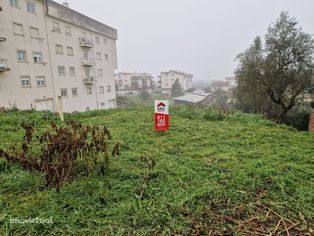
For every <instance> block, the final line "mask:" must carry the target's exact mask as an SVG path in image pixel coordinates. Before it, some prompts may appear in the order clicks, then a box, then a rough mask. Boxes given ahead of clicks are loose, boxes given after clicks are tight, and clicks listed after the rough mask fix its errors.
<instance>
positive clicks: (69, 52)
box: [67, 47, 74, 56]
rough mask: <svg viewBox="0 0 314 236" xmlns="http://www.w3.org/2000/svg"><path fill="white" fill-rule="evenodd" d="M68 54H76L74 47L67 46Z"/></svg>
mask: <svg viewBox="0 0 314 236" xmlns="http://www.w3.org/2000/svg"><path fill="white" fill-rule="evenodd" d="M67 52H68V56H74V52H73V48H72V47H67Z"/></svg>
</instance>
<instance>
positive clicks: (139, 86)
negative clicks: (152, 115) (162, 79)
mask: <svg viewBox="0 0 314 236" xmlns="http://www.w3.org/2000/svg"><path fill="white" fill-rule="evenodd" d="M153 78H154V77H153V76H152V75H151V74H148V73H136V72H134V73H130V72H120V73H117V74H115V81H116V88H117V93H118V94H119V95H127V94H140V93H141V92H142V91H145V92H148V93H152V92H153V89H154V83H153Z"/></svg>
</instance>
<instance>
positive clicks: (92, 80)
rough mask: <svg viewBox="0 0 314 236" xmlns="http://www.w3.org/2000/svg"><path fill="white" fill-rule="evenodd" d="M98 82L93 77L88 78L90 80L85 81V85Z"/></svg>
mask: <svg viewBox="0 0 314 236" xmlns="http://www.w3.org/2000/svg"><path fill="white" fill-rule="evenodd" d="M96 82H97V80H96V79H95V78H94V77H91V76H90V77H88V78H85V79H83V83H84V84H94V83H96Z"/></svg>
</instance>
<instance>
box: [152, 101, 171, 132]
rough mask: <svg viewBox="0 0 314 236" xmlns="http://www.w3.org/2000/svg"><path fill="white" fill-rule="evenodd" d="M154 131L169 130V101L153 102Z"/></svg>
mask: <svg viewBox="0 0 314 236" xmlns="http://www.w3.org/2000/svg"><path fill="white" fill-rule="evenodd" d="M155 130H156V131H167V130H169V101H168V100H155Z"/></svg>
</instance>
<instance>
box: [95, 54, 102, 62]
mask: <svg viewBox="0 0 314 236" xmlns="http://www.w3.org/2000/svg"><path fill="white" fill-rule="evenodd" d="M96 59H97V60H98V61H101V53H100V52H97V53H96Z"/></svg>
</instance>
